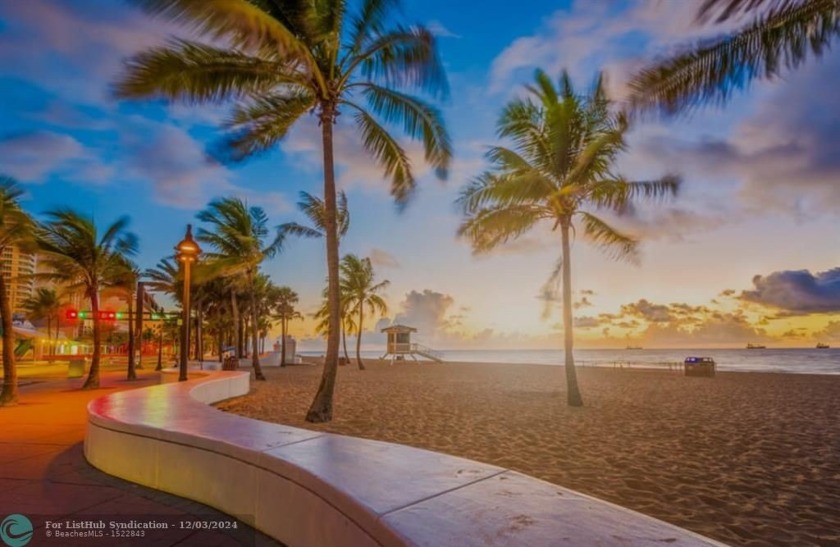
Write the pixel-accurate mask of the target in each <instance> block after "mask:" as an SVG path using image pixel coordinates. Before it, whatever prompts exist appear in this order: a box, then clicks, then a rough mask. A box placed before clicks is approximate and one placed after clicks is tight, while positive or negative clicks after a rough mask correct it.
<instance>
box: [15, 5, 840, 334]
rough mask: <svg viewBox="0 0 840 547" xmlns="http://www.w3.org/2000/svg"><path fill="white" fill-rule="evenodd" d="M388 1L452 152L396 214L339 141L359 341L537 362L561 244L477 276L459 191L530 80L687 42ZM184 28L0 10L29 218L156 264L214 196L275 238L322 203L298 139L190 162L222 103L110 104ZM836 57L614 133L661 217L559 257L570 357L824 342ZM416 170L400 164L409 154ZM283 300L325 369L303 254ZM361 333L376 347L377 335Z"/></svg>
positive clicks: (502, 10)
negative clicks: (229, 158) (440, 77)
mask: <svg viewBox="0 0 840 547" xmlns="http://www.w3.org/2000/svg"><path fill="white" fill-rule="evenodd" d="M452 6H453V4H452V3H451V2H443V1H442V0H422V1H421V0H410V1H405V2H404V9H403V21H405V22H408V23H421V24H424V25H426V26H427V27H428V28H430V29H431V30H432V31H433V32H434V33H435V34H436V35H437V38H438V44H439V48H440V54H441V57H442V59H443V62H444V64H445V66H446V70H447V74H448V78H449V84H450V88H451V92H450V96H449V98H448V99H447V100H446V101H445V102H443V103H440V104H439V105H438V106H439V107H440V108H441V110H442V112H443V114H444V116H445V119H446V123H447V127H448V130H449V132H450V134H451V136H452V139H453V145H454V153H455V156H454V159H453V163H452V167H451V169H450V173H449V177H448V180H447V181H445V182H440V181H438V180H437V179H435V178H434V176H433V173H432V172H431V171H430V170H429V169H428V167H426V166H424V165H423V164H422V162H418V163H416V164H415V171H416V172H417V173H418V175H419V177H418V178H419V185H418V191H417V192H416V195H415V196H414V199H413V200H412V201H411V203H410V204H409V206H408V207H407V208H406V209H405V210H404V211H398V210H397V208H396V207H395V205H394V203H393V200H392V199H391V197H390V196H389V193H388V183H387V182H386V181H385V180H384V179H383V176H382V173H381V171H380V170H379V169H378V168H377V167H376V166H375V165H374V163H373V161H372V160H371V159H370V158H369V157H368V156H366V154H365V153H364V151H363V149H362V147H361V144H360V142H359V140H358V136H357V134H356V133H355V132H354V131H353V129H352V127H351V126H350V125H349V124H347V123H346V120H345V123H339V125H338V126H337V129H336V139H335V152H336V161H337V171H338V184H339V186H340V188H342V189H344V190H345V191H346V192H347V196H348V200H349V205H350V211H351V226H350V230H349V232H348V234H347V236H346V238H345V239H344V240H343V241H342V249H341V252H342V254H343V253H350V252H352V253H355V254H357V255H359V256H367V257H370V258H371V260H372V263H373V264H374V267H375V270H376V275H377V279H378V280H385V279H387V280H389V281H390V285H389V286H388V288H387V290H386V291H385V293H384V295H385V297H386V300H387V302H388V306H389V312H388V313H387V314H386V316H384V317H374V318H372V319H370V320H369V321H370V324H371V326H372V328H371V330H370V331H368V332H366V333H365V334H364V337H363V343H364V345H365V347H371V348H372V347H376V346H377V345H378V344H381V343H382V341H383V340H382V336H381V335H380V334H379V333H378V330H379V328H381V327H383V326H387V325H388V324H391V323H393V322H399V323H403V324H408V325H411V326H414V327H416V328H418V329H419V332H418V334H417V335H416V338H417V339H418V341H421V342H423V343H426V344H427V345H430V346H432V347H435V348H438V349H471V348H476V349H492V348H511V349H512V348H535V349H537V348H538V349H543V348H554V347H560V346H561V344H562V326H561V325H560V307H559V302H552V303H549V307H548V308H546V303H545V301H544V300H542V299H541V298H540V289H541V287H542V286H543V284H544V283H545V281H546V280H547V278H548V277H549V275H550V273H551V271H552V268H553V266H554V264H555V262H556V260H557V259H558V257H559V255H560V242H559V238H558V237H557V234H553V233H551V232H550V231H549V230H548V229H539V228H538V229H535V230H534V231H532V232H530V233H529V234H527V235H526V236H524V237H522V238H521V239H519V240H517V241H516V242H513V243H510V244H508V245H506V246H504V247H502V248H500V249H498V250H497V251H494V252H493V253H491V254H489V255H484V256H474V255H473V253H472V251H471V248H470V245H469V243H468V242H467V241H464V240H462V239H459V238H457V237H456V231H457V228H458V225H459V223H460V222H461V220H462V216H461V213H460V212H459V211H458V210H457V208H456V207H455V205H454V201H455V199H456V198H457V196H458V193H459V191H460V190H461V189H462V188H463V187H464V186H465V185H466V184H467V183H468V182H469V181H470V180H471V179H472V178H473V177H475V176H476V175H478V174H479V173H480V172H481V171H482V170H483V169H485V168H486V167H487V166H488V164H487V161H486V160H485V157H484V153H485V151H486V149H487V147H489V146H493V145H497V144H500V141H499V140H498V139H497V138H496V134H495V124H496V121H497V118H498V115H499V112H500V110H501V108H502V107H503V106H504V104H505V103H506V102H507V101H509V100H511V99H512V98H514V97H519V96H522V94H523V86H524V85H526V84H528V83H529V82H530V81H531V80H532V78H533V74H534V70H535V69H536V68H541V69H543V70H544V71H546V72H547V73H548V74H549V75H551V76H552V77H554V78H556V77H557V76H559V74H560V71H561V70H563V69H564V68H565V69H567V70H568V71H569V73H570V74H571V76H572V78H573V81H574V82H575V85H576V87H577V88H578V89H581V90H585V89H586V88H587V87H588V86H589V85H590V84H591V82H592V80H593V78H594V77H595V75H596V73H597V72H598V71H599V70H603V71H605V73H606V77H607V85H608V89H609V92H610V95H611V97H612V98H614V99H615V100H616V101H620V100H621V99H622V98H623V97H625V96H626V87H625V84H626V82H627V80H628V78H629V76H630V75H631V74H632V73H633V72H634V70H637V69H638V68H639V67H641V66H643V65H644V64H645V63H647V62H649V61H650V60H651V59H655V58H658V57H661V56H664V55H667V54H668V53H669V52H673V51H674V50H675V49H676V48H678V47H680V46H681V45H682V44H685V43H686V42H687V41H689V42H690V41H693V40H696V39H699V38H702V37H707V36H713V35H716V34H718V33H720V32H723V31H725V30H726V29H725V28H723V27H719V26H718V27H715V26H703V25H700V24H698V23H697V22H696V19H695V15H696V13H695V10H696V3H694V2H682V1H671V0H600V1H598V2H592V1H586V0H577V1H571V0H554V1H548V0H528V1H527V2H525V3H523V4H522V5H521V8H520V9H519V10H517V11H515V12H512V11H511V10H510V5H509V3H507V2H501V0H491V1H482V2H479V1H477V0H462V1H461V2H458V3H457V9H456V10H453V9H452ZM174 34H178V35H183V34H184V31H183V29H178V28H176V27H173V26H172V25H171V24H170V23H168V22H165V21H161V20H157V19H152V18H150V17H148V16H147V15H145V14H143V13H142V12H140V11H138V10H137V9H136V8H134V7H132V6H131V5H130V3H129V2H120V1H117V0H27V1H26V2H2V3H0V104H2V105H4V106H3V108H2V109H0V173H3V174H7V175H10V176H13V177H15V178H16V179H17V180H18V181H19V182H20V183H21V184H22V185H23V186H24V188H25V189H26V191H27V198H26V201H25V202H24V207H25V208H26V209H27V210H29V211H30V212H32V213H33V214H34V215H35V216H36V217H40V215H42V214H43V213H44V212H46V211H49V210H52V209H55V208H58V207H64V206H69V207H72V208H74V209H76V210H78V211H80V212H83V213H85V214H88V215H92V216H93V217H94V219H95V220H96V222H97V225H99V226H105V225H106V224H110V223H111V222H113V221H114V220H116V219H117V218H119V217H121V216H123V215H128V216H129V217H130V218H131V225H130V229H131V230H132V231H133V232H134V233H136V234H137V235H138V237H139V239H140V254H139V255H138V256H137V262H138V263H139V265H140V266H141V267H142V268H148V267H152V266H154V265H155V264H156V263H157V262H158V261H159V260H160V259H162V258H164V257H166V256H169V255H171V254H172V247H173V246H174V245H175V244H176V243H177V242H178V241H179V240H180V239H181V238H182V237H183V234H184V230H185V228H186V225H187V224H188V223H193V224H199V223H198V221H197V220H196V219H195V215H196V213H197V212H198V211H200V210H202V209H203V208H204V207H205V206H206V204H207V203H208V202H209V201H210V200H212V199H214V198H218V197H226V196H238V197H240V198H242V199H244V200H246V201H247V202H248V204H249V205H254V206H259V207H262V208H263V209H264V210H265V212H266V213H267V214H268V216H269V219H270V222H271V224H272V225H277V224H281V223H284V222H291V221H297V222H301V223H303V222H305V220H306V219H305V218H304V217H303V216H302V215H301V213H300V212H299V211H298V210H297V208H296V205H295V204H296V202H297V200H298V194H299V192H300V191H307V192H310V193H313V194H316V195H321V193H322V184H323V182H322V181H323V179H322V177H323V169H322V165H321V155H320V154H321V152H320V136H319V129H318V127H317V124H316V120H315V119H314V118H313V117H309V118H308V119H303V120H302V121H301V123H300V124H299V125H298V126H297V127H296V128H295V129H294V130H293V131H292V132H291V134H290V135H289V136H288V137H287V138H286V140H285V141H284V142H283V143H282V144H281V146H280V147H279V149H277V150H275V151H272V152H270V153H268V154H265V155H262V156H260V157H258V158H254V159H251V160H249V161H247V162H245V163H243V164H237V165H232V166H231V165H222V164H219V163H215V162H213V161H210V160H209V159H208V155H207V150H208V149H209V147H211V146H212V144H213V143H214V142H218V139H219V137H220V136H221V135H222V132H221V130H220V128H219V126H220V124H221V123H223V122H224V120H225V119H226V117H227V115H228V114H229V112H230V105H224V104H222V105H200V106H191V105H185V104H166V103H163V102H160V101H156V102H153V101H145V102H143V101H121V100H117V99H116V98H115V97H114V96H113V94H112V92H111V86H112V84H113V83H114V82H115V81H116V80H117V78H118V77H119V76H120V74H121V71H122V67H123V62H124V60H125V59H126V58H128V57H130V56H131V55H133V54H136V53H138V52H140V51H142V50H143V49H145V48H148V47H150V46H153V45H156V44H160V43H162V42H163V41H165V40H166V39H167V37H169V36H172V35H174ZM838 85H840V54H838V53H837V52H830V53H828V54H827V55H825V56H824V57H823V58H822V59H820V60H819V61H812V62H809V63H807V65H806V66H805V67H803V68H802V69H800V70H798V71H796V72H794V73H789V74H785V76H784V77H783V78H780V79H778V80H776V81H772V82H764V83H760V84H756V85H754V86H752V88H751V89H750V90H749V91H748V92H747V93H742V94H739V95H737V96H736V97H735V99H734V100H733V101H731V102H730V103H729V104H728V105H727V106H726V107H725V108H722V109H721V108H707V109H703V110H701V111H699V112H696V113H694V114H693V115H691V116H690V117H683V118H680V119H676V120H668V121H661V120H646V121H644V122H643V123H637V124H636V125H634V127H633V128H632V129H631V131H630V133H629V134H628V150H627V152H625V153H624V154H623V155H622V157H621V158H620V160H619V162H618V166H617V170H618V171H619V172H621V173H622V174H625V175H626V176H627V177H629V178H631V179H650V178H653V177H659V176H662V175H664V174H666V173H676V174H679V175H680V176H681V177H682V180H683V183H682V186H681V189H680V193H679V195H678V196H677V197H676V198H675V199H672V200H669V201H667V202H665V203H659V204H656V205H655V206H654V205H643V206H639V207H637V208H636V209H635V210H634V213H633V214H632V215H628V216H625V217H622V218H619V219H615V222H616V226H617V227H619V228H620V229H621V230H623V231H625V232H626V233H628V234H631V235H633V236H635V237H637V238H639V239H640V241H641V259H640V261H639V263H638V264H631V263H627V262H616V261H613V260H611V259H610V258H609V257H607V256H605V255H604V254H603V253H602V252H600V251H598V250H597V249H593V248H591V247H588V246H587V244H586V242H585V241H582V240H577V241H575V242H574V244H573V247H572V254H571V264H572V268H573V276H572V282H573V291H574V293H573V298H574V314H575V327H576V328H575V340H576V344H577V346H578V347H582V348H609V347H615V348H621V347H624V346H626V345H634V346H637V345H641V346H644V347H650V348H656V347H743V345H745V344H746V343H748V342H749V343H762V344H766V345H768V346H773V347H783V346H784V347H795V346H802V347H813V346H814V344H815V343H816V342H817V341H821V342H829V343H830V342H833V343H834V344H840V266H838V256H839V255H840V252H839V251H840V249H838V243H840V235H838V220H840V218H839V216H838V213H840V139H838V138H837V136H838V134H839V133H840V95H838V94H837V93H836V89H837V88H838ZM408 147H409V151H410V152H412V153H414V154H415V155H416V152H417V147H416V145H415V144H409V145H408ZM263 270H264V271H265V272H266V273H268V274H269V275H270V277H271V278H272V280H273V281H274V283H275V284H278V285H288V286H290V287H292V288H293V289H294V290H295V291H297V292H298V293H299V295H300V303H299V309H300V310H301V311H302V312H303V313H304V314H306V315H307V319H305V320H303V321H296V322H293V323H292V325H291V329H292V330H291V332H292V334H293V335H294V336H296V337H297V338H298V339H299V340H300V341H301V342H302V347H303V348H304V349H317V348H319V347H321V345H322V340H321V339H319V338H318V337H317V336H316V335H315V333H314V330H313V324H314V323H313V321H312V320H311V319H310V318H308V315H309V314H311V313H312V312H314V310H315V309H316V308H317V307H318V306H319V304H320V294H321V290H322V287H323V285H324V282H325V281H324V280H325V278H326V268H325V261H324V248H323V242H322V241H320V240H288V241H287V242H286V243H285V245H284V248H283V251H282V253H281V254H279V255H278V256H277V257H276V258H274V259H272V260H271V261H269V262H266V263H265V264H264V268H263ZM374 330H375V331H376V332H373V331H374Z"/></svg>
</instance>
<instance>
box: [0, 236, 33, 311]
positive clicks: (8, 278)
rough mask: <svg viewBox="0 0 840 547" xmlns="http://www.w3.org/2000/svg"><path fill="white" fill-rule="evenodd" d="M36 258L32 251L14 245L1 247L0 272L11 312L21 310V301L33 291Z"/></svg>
mask: <svg viewBox="0 0 840 547" xmlns="http://www.w3.org/2000/svg"><path fill="white" fill-rule="evenodd" d="M36 264H37V259H36V257H35V254H34V253H27V252H24V251H21V250H20V249H19V248H17V247H15V246H9V247H6V248H5V249H3V254H2V255H0V273H2V275H3V281H5V282H6V294H7V296H8V297H9V304H10V305H11V308H12V313H18V312H22V311H23V302H24V301H25V300H26V299H27V298H29V297H31V296H32V295H33V294H34V293H35V279H34V278H33V277H32V274H34V273H35V266H36Z"/></svg>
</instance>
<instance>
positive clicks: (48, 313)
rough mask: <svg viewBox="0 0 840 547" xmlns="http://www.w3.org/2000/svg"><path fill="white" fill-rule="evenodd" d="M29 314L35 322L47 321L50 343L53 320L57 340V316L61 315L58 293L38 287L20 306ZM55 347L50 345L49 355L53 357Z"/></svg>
mask: <svg viewBox="0 0 840 547" xmlns="http://www.w3.org/2000/svg"><path fill="white" fill-rule="evenodd" d="M21 307H22V308H23V309H25V310H26V311H27V312H29V317H30V318H31V319H34V320H36V321H40V320H46V321H47V340H49V341H52V340H53V336H52V332H53V330H52V326H53V320H55V332H56V336H55V339H56V340H58V328H59V324H58V321H59V315H60V313H61V299H60V298H59V296H58V292H57V291H56V290H55V289H53V288H49V287H39V288H38V290H37V291H35V294H34V295H32V296H30V297H28V298H27V299H26V300H24V301H23V304H22V305H21ZM54 349H55V346H54V345H53V344H50V349H49V355H53V353H54Z"/></svg>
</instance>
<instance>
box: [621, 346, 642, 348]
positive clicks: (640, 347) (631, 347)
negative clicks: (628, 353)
mask: <svg viewBox="0 0 840 547" xmlns="http://www.w3.org/2000/svg"><path fill="white" fill-rule="evenodd" d="M624 349H644V348H643V347H642V346H627V347H626V348H624Z"/></svg>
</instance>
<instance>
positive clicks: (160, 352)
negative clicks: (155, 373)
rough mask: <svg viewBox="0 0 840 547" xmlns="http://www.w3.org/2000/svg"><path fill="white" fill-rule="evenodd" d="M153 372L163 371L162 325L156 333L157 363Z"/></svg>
mask: <svg viewBox="0 0 840 547" xmlns="http://www.w3.org/2000/svg"><path fill="white" fill-rule="evenodd" d="M155 370H163V325H161V326H160V332H159V333H158V362H157V366H156V367H155Z"/></svg>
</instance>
